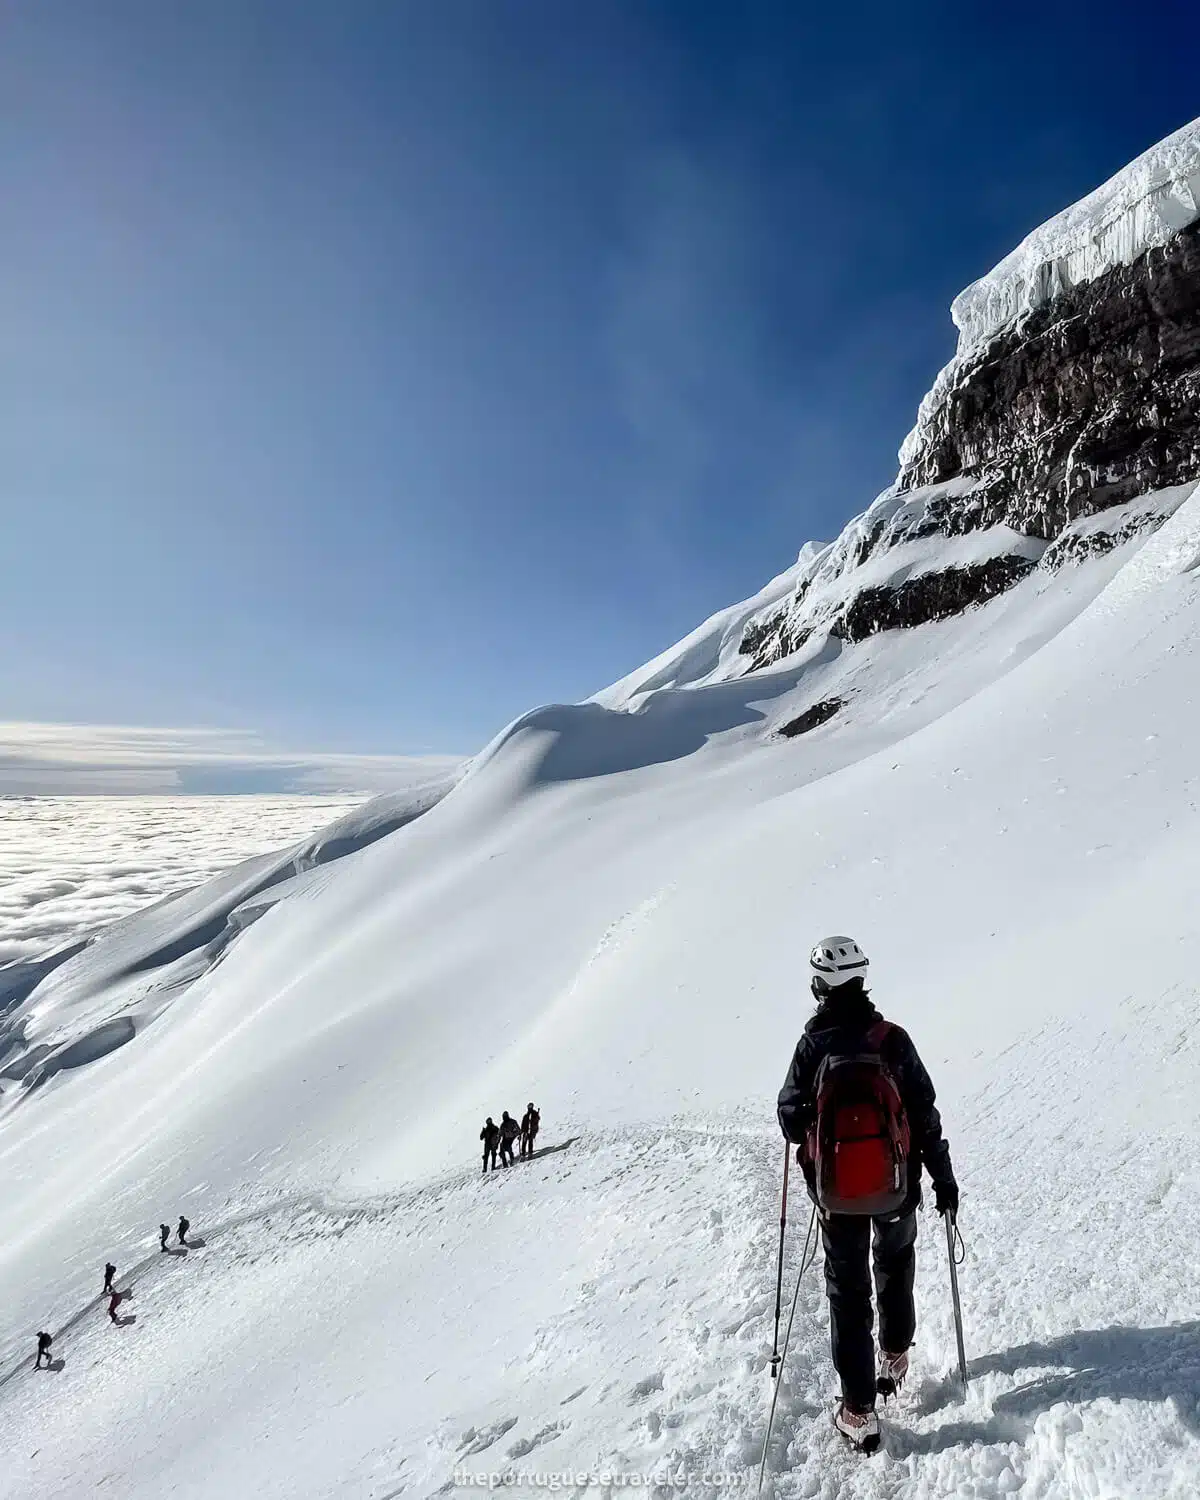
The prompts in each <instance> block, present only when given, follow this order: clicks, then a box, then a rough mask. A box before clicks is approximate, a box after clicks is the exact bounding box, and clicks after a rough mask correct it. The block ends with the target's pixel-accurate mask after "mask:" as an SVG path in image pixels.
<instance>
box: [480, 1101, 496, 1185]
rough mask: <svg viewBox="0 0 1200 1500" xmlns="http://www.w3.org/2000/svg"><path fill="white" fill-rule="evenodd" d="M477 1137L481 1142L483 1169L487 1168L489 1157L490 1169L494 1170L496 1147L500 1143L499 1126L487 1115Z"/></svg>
mask: <svg viewBox="0 0 1200 1500" xmlns="http://www.w3.org/2000/svg"><path fill="white" fill-rule="evenodd" d="M479 1139H480V1140H481V1141H482V1142H483V1170H484V1171H485V1172H486V1171H487V1169H488V1158H489V1157H490V1158H491V1162H492V1171H493V1172H494V1171H495V1170H496V1147H497V1146H498V1145H499V1144H500V1127H499V1125H497V1124H496V1122H495V1121H494V1120H493V1119H492V1117H491V1115H488V1117H487V1122H486V1123H485V1125H484V1127H483V1129H482V1130H481V1131H480V1132H479Z"/></svg>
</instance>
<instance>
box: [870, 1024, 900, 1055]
mask: <svg viewBox="0 0 1200 1500" xmlns="http://www.w3.org/2000/svg"><path fill="white" fill-rule="evenodd" d="M895 1029H896V1028H895V1027H894V1026H893V1025H892V1023H891V1022H890V1021H885V1020H884V1019H883V1018H882V1017H880V1019H879V1020H878V1021H876V1022H875V1024H874V1026H872V1027H871V1029H870V1030H869V1031H868V1032H867V1045H868V1046H869V1047H870V1048H871V1049H872V1051H874V1052H878V1051H879V1049H880V1047H882V1046H883V1044H884V1042H885V1041H886V1040H887V1038H888V1037H889V1036H890V1035H891V1034H892V1032H893V1031H895Z"/></svg>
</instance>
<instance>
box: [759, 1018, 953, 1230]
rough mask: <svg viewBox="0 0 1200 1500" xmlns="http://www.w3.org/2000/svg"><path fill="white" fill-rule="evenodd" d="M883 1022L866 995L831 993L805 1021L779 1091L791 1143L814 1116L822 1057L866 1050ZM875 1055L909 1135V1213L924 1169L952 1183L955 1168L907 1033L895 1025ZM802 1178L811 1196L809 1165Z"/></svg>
mask: <svg viewBox="0 0 1200 1500" xmlns="http://www.w3.org/2000/svg"><path fill="white" fill-rule="evenodd" d="M882 1019H883V1017H882V1016H881V1015H880V1014H879V1012H878V1011H877V1010H876V1009H875V1007H874V1006H873V1005H872V1004H871V1002H870V1000H869V999H868V998H867V996H866V995H865V994H862V993H861V992H858V993H855V994H853V995H850V996H848V997H846V998H844V999H843V998H841V997H839V996H838V995H837V993H836V991H835V992H834V994H833V995H831V996H830V998H829V999H828V1000H827V1001H826V1002H825V1003H824V1004H823V1005H822V1006H821V1008H820V1009H819V1010H818V1011H817V1013H816V1015H815V1016H813V1018H812V1019H811V1020H810V1021H809V1023H808V1025H807V1026H806V1027H805V1028H804V1035H803V1036H802V1037H801V1038H800V1040H799V1042H798V1043H797V1044H796V1051H795V1055H794V1056H793V1057H792V1065H791V1067H790V1068H789V1069H788V1076H787V1080H786V1082H785V1083H784V1085H783V1087H782V1088H781V1089H780V1091H779V1126H780V1129H781V1130H782V1131H783V1133H784V1135H785V1136H786V1137H787V1138H788V1140H789V1141H794V1142H796V1143H797V1144H799V1143H801V1142H802V1141H803V1140H804V1137H805V1134H806V1132H807V1130H808V1127H809V1125H811V1124H812V1123H813V1121H814V1119H815V1118H816V1108H817V1099H816V1087H815V1086H816V1081H817V1069H818V1068H819V1067H820V1066H821V1064H822V1062H824V1060H825V1058H827V1057H829V1056H830V1055H831V1054H836V1053H851V1052H862V1051H863V1050H864V1049H865V1048H866V1046H867V1042H866V1033H867V1032H868V1031H869V1030H870V1029H871V1027H872V1026H874V1025H875V1023H876V1022H877V1021H881V1020H882ZM879 1051H880V1055H881V1056H882V1058H883V1060H884V1062H885V1063H886V1064H887V1067H888V1069H889V1071H890V1072H891V1074H892V1077H893V1078H894V1079H895V1080H896V1087H897V1088H898V1089H899V1090H900V1097H901V1099H902V1100H903V1101H904V1111H905V1113H906V1114H907V1116H908V1124H909V1129H910V1130H911V1132H912V1150H911V1153H910V1157H909V1192H908V1202H907V1204H906V1205H905V1208H904V1209H902V1210H901V1212H908V1211H909V1209H913V1208H916V1207H917V1205H918V1204H919V1203H920V1201H921V1167H922V1166H924V1167H925V1168H926V1170H927V1171H928V1172H929V1176H930V1178H931V1179H932V1180H933V1181H934V1182H935V1183H936V1182H945V1183H951V1182H953V1181H954V1168H953V1167H952V1166H951V1165H950V1147H949V1146H948V1145H947V1144H946V1140H945V1137H944V1136H943V1135H942V1117H941V1115H939V1114H938V1111H937V1105H936V1104H935V1103H934V1092H933V1084H932V1083H931V1082H930V1081H929V1074H928V1073H927V1072H926V1071H925V1065H924V1063H922V1061H921V1059H920V1057H918V1055H917V1049H916V1048H915V1047H914V1046H913V1044H912V1039H911V1038H910V1037H909V1035H908V1032H907V1031H905V1030H903V1028H902V1027H899V1026H893V1027H892V1028H891V1030H890V1031H889V1032H888V1034H887V1036H886V1037H885V1038H884V1041H883V1044H882V1046H881V1047H880V1049H879ZM804 1176H805V1180H806V1181H807V1183H808V1189H809V1193H810V1194H811V1193H812V1191H813V1179H812V1169H811V1167H809V1166H808V1164H807V1163H806V1164H805V1168H804Z"/></svg>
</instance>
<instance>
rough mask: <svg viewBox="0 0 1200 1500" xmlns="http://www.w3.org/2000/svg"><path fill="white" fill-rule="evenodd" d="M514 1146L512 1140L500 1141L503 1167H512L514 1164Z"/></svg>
mask: <svg viewBox="0 0 1200 1500" xmlns="http://www.w3.org/2000/svg"><path fill="white" fill-rule="evenodd" d="M512 1146H513V1143H512V1141H501V1142H500V1165H501V1166H502V1167H511V1166H512V1164H513V1154H512Z"/></svg>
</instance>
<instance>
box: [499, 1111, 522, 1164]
mask: <svg viewBox="0 0 1200 1500" xmlns="http://www.w3.org/2000/svg"><path fill="white" fill-rule="evenodd" d="M520 1133H521V1127H520V1126H519V1125H518V1124H517V1122H516V1121H515V1120H514V1119H513V1117H512V1115H510V1114H509V1112H508V1110H505V1111H504V1115H503V1118H502V1119H501V1121H500V1165H501V1166H502V1167H511V1166H512V1164H513V1149H512V1148H513V1142H514V1141H515V1140H516V1138H517V1137H518V1136H519V1135H520Z"/></svg>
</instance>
